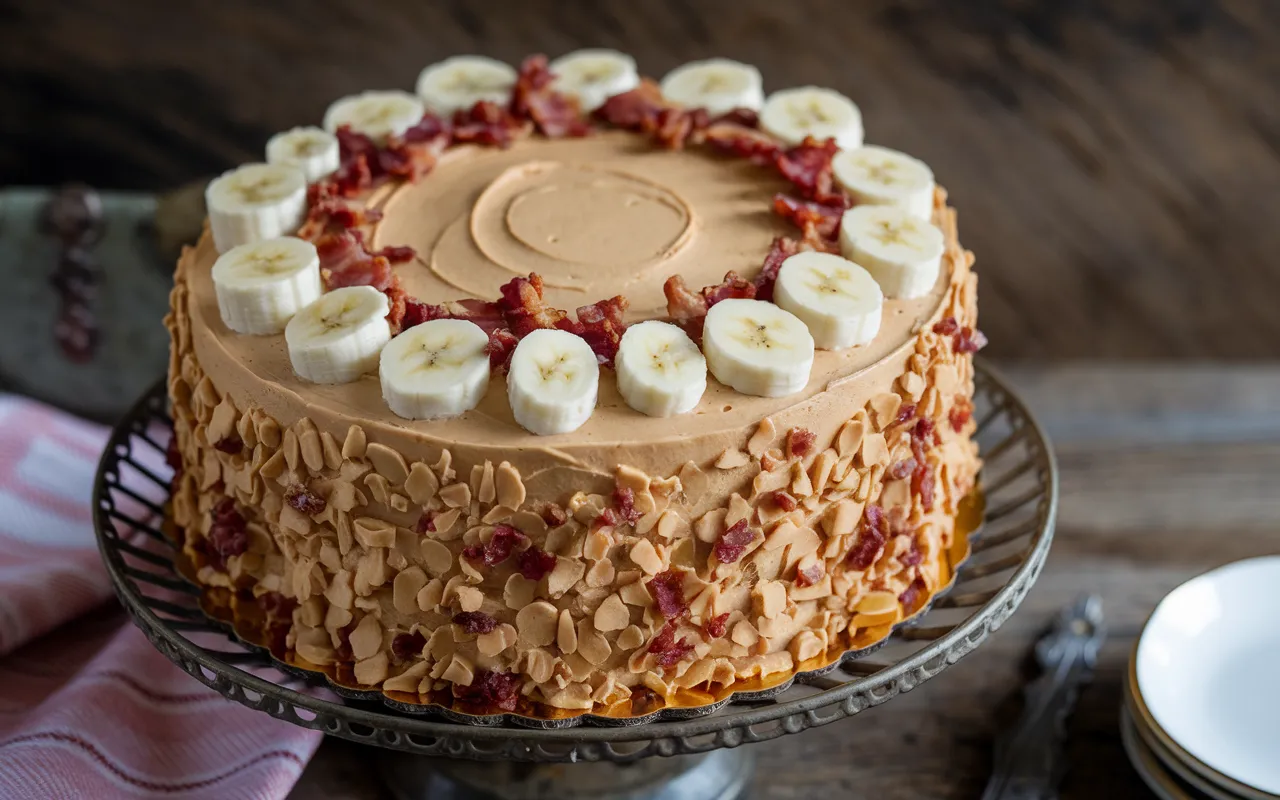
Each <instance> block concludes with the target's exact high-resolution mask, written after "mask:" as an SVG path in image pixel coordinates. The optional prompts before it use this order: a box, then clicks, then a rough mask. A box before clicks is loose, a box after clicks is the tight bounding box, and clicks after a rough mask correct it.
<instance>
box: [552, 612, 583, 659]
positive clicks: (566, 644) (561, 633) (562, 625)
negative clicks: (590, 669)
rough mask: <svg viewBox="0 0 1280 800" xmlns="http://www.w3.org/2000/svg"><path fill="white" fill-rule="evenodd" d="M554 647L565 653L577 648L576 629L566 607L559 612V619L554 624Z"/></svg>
mask: <svg viewBox="0 0 1280 800" xmlns="http://www.w3.org/2000/svg"><path fill="white" fill-rule="evenodd" d="M556 647H559V648H560V652H561V653H564V654H566V655H568V654H569V653H573V652H576V651H577V649H578V631H577V628H576V627H575V626H574V624H573V615H572V614H570V613H569V609H567V608H566V609H564V610H563V611H561V612H560V621H559V623H557V625H556Z"/></svg>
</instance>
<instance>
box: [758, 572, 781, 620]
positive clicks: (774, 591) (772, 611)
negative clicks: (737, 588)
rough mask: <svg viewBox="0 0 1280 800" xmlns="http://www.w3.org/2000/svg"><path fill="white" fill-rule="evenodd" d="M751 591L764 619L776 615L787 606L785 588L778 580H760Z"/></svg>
mask: <svg viewBox="0 0 1280 800" xmlns="http://www.w3.org/2000/svg"><path fill="white" fill-rule="evenodd" d="M752 593H753V594H754V595H755V597H756V599H757V601H758V602H759V607H760V613H761V615H763V616H764V618H765V619H773V618H775V617H777V616H778V615H779V614H781V613H782V612H783V611H784V610H785V609H786V607H787V588H786V587H785V586H783V585H782V584H781V583H780V582H778V581H761V582H760V583H758V584H756V588H755V590H754V591H753V592H752Z"/></svg>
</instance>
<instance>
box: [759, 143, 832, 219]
mask: <svg viewBox="0 0 1280 800" xmlns="http://www.w3.org/2000/svg"><path fill="white" fill-rule="evenodd" d="M838 152H840V148H839V146H837V145H836V140H835V139H824V140H822V141H819V140H817V139H815V138H813V137H812V136H806V137H804V141H803V142H801V143H800V144H798V145H796V146H795V147H791V148H788V149H787V150H784V151H783V152H782V153H780V154H779V155H778V157H777V158H776V159H775V160H774V164H775V165H776V166H777V168H778V172H780V173H782V177H784V178H786V179H787V180H789V181H791V182H792V183H793V184H795V186H796V188H797V189H798V190H799V191H800V195H801V196H802V197H804V198H805V199H806V200H813V201H815V202H817V203H821V204H823V205H833V206H835V205H838V206H841V207H842V208H848V207H849V205H850V203H849V198H848V197H846V196H845V194H844V193H843V192H842V191H840V190H839V188H837V187H836V186H835V179H834V178H833V177H832V171H831V159H833V158H835V155H836V153H838Z"/></svg>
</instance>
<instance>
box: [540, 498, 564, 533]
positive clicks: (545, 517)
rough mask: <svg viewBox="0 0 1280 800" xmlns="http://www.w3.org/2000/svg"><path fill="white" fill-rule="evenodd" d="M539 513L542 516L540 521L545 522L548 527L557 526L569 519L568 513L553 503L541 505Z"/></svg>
mask: <svg viewBox="0 0 1280 800" xmlns="http://www.w3.org/2000/svg"><path fill="white" fill-rule="evenodd" d="M539 515H540V516H541V517H542V521H543V522H545V523H547V527H548V528H559V527H560V526H561V525H563V524H565V523H566V522H568V521H569V515H568V514H566V513H565V510H564V509H563V508H561V507H560V506H558V505H556V504H555V503H547V504H545V505H543V506H542V509H541V511H540V512H539Z"/></svg>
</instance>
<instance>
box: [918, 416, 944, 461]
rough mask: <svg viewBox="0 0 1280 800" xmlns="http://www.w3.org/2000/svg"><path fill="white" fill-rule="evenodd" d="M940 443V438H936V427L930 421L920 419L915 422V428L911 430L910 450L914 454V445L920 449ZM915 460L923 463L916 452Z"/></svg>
mask: <svg viewBox="0 0 1280 800" xmlns="http://www.w3.org/2000/svg"><path fill="white" fill-rule="evenodd" d="M940 441H942V437H940V436H938V426H937V425H936V424H934V421H933V420H931V419H920V420H919V421H917V422H916V426H915V427H914V428H912V429H911V449H912V451H913V452H916V443H917V442H918V443H919V444H920V446H921V447H932V446H933V445H936V444H938V443H939V442H940ZM916 460H917V461H923V459H922V458H920V454H919V452H916Z"/></svg>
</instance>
